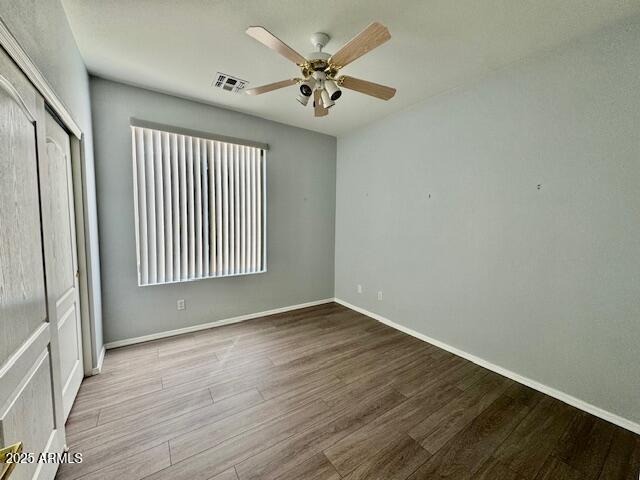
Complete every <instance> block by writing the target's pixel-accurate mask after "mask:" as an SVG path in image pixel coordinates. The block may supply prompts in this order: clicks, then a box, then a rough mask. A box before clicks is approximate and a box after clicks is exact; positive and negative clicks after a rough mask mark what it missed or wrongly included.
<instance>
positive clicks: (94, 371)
mask: <svg viewBox="0 0 640 480" xmlns="http://www.w3.org/2000/svg"><path fill="white" fill-rule="evenodd" d="M106 351H107V349H106V346H105V345H103V346H102V350H100V355H99V356H98V365H96V367H95V368H93V369H91V375H98V374H99V373H100V372H101V371H102V363H103V362H104V354H105V353H106Z"/></svg>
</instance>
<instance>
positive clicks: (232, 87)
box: [211, 72, 249, 93]
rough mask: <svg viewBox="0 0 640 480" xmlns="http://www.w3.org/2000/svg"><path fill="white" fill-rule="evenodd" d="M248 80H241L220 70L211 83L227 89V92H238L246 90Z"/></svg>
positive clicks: (216, 86)
mask: <svg viewBox="0 0 640 480" xmlns="http://www.w3.org/2000/svg"><path fill="white" fill-rule="evenodd" d="M247 83H249V82H247V81H246V80H241V79H240V78H237V77H232V76H231V75H227V74H226V73H222V72H218V73H217V74H216V78H215V80H214V81H213V83H212V84H211V85H212V86H213V87H215V88H221V89H222V90H226V91H227V92H232V93H238V92H240V91H242V90H244V87H245V86H246V85H247Z"/></svg>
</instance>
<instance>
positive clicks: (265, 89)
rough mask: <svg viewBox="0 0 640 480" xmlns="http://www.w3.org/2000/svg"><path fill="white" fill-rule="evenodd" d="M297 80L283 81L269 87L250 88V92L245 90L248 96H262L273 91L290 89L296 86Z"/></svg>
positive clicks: (270, 84)
mask: <svg viewBox="0 0 640 480" xmlns="http://www.w3.org/2000/svg"><path fill="white" fill-rule="evenodd" d="M295 83H296V80H295V79H294V78H292V79H290V80H282V81H280V82H275V83H269V84H268V85H262V86H261V87H256V88H250V89H249V90H245V91H246V92H247V95H260V94H261V93H267V92H270V91H272V90H277V89H279V88H284V87H288V86H290V85H295Z"/></svg>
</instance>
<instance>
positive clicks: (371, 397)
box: [57, 303, 640, 480]
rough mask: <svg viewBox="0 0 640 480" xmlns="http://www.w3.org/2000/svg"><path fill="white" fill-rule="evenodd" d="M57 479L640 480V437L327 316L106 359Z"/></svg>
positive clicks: (365, 325)
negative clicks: (76, 459)
mask: <svg viewBox="0 0 640 480" xmlns="http://www.w3.org/2000/svg"><path fill="white" fill-rule="evenodd" d="M67 442H68V444H69V446H70V449H71V451H72V452H82V453H83V454H84V461H83V463H81V464H66V465H62V466H61V468H60V471H59V473H58V476H57V478H58V479H60V480H63V479H65V480H66V479H77V478H81V479H83V480H86V479H109V480H112V479H117V480H136V479H142V478H145V479H149V480H151V479H153V480H160V479H171V480H176V479H177V480H182V479H184V480H257V479H261V480H267V479H273V480H276V479H277V480H285V479H292V480H293V479H296V480H307V479H308V480H338V479H341V478H344V479H348V480H363V479H380V480H403V479H410V480H419V479H438V478H447V479H450V480H451V479H453V480H460V479H486V480H489V479H492V480H493V479H506V480H547V479H548V480H551V479H553V480H555V479H569V480H611V479H621V480H622V479H624V480H631V479H633V480H637V478H638V470H639V469H640V436H638V435H635V434H633V433H631V432H628V431H626V430H623V429H621V428H619V427H616V426H614V425H612V424H610V423H607V422H605V421H603V420H600V419H598V418H596V417H594V416H592V415H589V414H586V413H584V412H581V411H579V410H576V409H574V408H572V407H570V406H568V405H565V404H563V403H562V402H559V401H557V400H555V399H553V398H551V397H548V396H546V395H543V394H541V393H539V392H537V391H534V390H531V389H529V388H527V387H524V386H522V385H519V384H517V383H515V382H513V381H511V380H509V379H507V378H505V377H501V376H499V375H497V374H495V373H493V372H490V371H488V370H485V369H483V368H481V367H478V366H477V365H475V364H473V363H470V362H468V361H466V360H464V359H461V358H459V357H456V356H455V355H452V354H450V353H448V352H446V351H444V350H441V349H439V348H436V347H434V346H432V345H429V344H427V343H424V342H421V341H419V340H417V339H415V338H413V337H410V336H408V335H405V334H402V333H400V332H398V331H396V330H393V329H391V328H389V327H386V326H384V325H382V324H380V323H378V322H376V321H374V320H372V319H370V318H368V317H365V316H363V315H361V314H359V313H356V312H354V311H351V310H349V309H346V308H344V307H342V306H340V305H337V304H333V303H332V304H326V305H321V306H318V307H312V308H307V309H303V310H297V311H294V312H288V313H285V314H280V315H274V316H270V317H265V318H263V319H257V320H252V321H249V322H244V323H239V324H235V325H229V326H225V327H219V328H215V329H211V330H206V331H202V332H198V333H194V334H187V335H182V336H178V337H172V338H168V339H163V340H159V341H155V342H149V343H145V344H140V345H135V346H131V347H125V348H120V349H116V350H110V351H109V352H107V356H106V359H105V362H104V369H103V373H102V374H101V375H98V376H95V377H91V378H87V379H85V381H84V383H83V384H82V387H81V389H80V393H79V395H78V398H77V400H76V403H75V405H74V407H73V410H72V412H71V415H70V417H69V421H68V423H67Z"/></svg>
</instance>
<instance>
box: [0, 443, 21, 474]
mask: <svg viewBox="0 0 640 480" xmlns="http://www.w3.org/2000/svg"><path fill="white" fill-rule="evenodd" d="M18 453H22V442H18V443H15V444H13V445H11V446H9V447H5V448H2V449H0V464H1V465H0V467H1V468H0V480H7V479H8V478H9V476H11V472H13V469H14V468H16V465H17V463H14V462H7V457H8V456H9V455H12V456H13V455H16V454H18Z"/></svg>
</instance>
